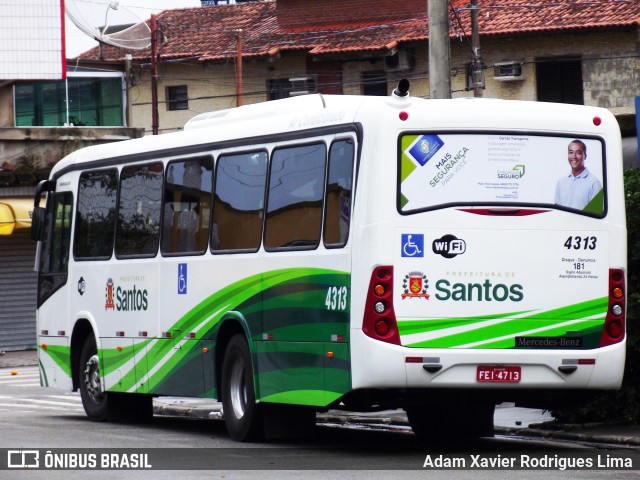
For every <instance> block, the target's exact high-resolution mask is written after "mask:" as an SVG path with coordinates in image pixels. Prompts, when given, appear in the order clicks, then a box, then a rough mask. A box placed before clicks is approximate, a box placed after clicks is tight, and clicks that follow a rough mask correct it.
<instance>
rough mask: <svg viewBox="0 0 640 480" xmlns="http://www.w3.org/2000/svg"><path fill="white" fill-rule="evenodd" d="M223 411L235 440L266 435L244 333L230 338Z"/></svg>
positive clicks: (224, 373)
mask: <svg viewBox="0 0 640 480" xmlns="http://www.w3.org/2000/svg"><path fill="white" fill-rule="evenodd" d="M221 394H222V411H223V414H224V421H225V424H226V426H227V431H228V432H229V435H230V436H231V438H232V439H233V440H236V441H238V442H246V441H250V440H256V439H258V438H261V437H262V435H263V431H264V429H263V422H262V411H261V408H260V405H258V404H257V403H256V394H255V389H254V385H253V362H252V361H251V352H250V350H249V345H248V344H247V341H246V340H245V338H244V336H243V335H235V336H233V337H232V338H231V340H230V341H229V344H228V345H227V349H226V351H225V354H224V361H223V363H222V392H221Z"/></svg>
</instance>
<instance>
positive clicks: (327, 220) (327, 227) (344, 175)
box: [323, 139, 355, 248]
mask: <svg viewBox="0 0 640 480" xmlns="http://www.w3.org/2000/svg"><path fill="white" fill-rule="evenodd" d="M354 151H355V149H354V144H353V140H351V139H347V140H338V141H336V142H334V143H333V144H332V145H331V149H330V150H329V176H328V178H327V188H326V193H325V207H324V208H325V213H324V234H323V235H324V238H323V240H324V244H325V246H326V247H328V248H339V247H344V246H345V244H346V243H347V240H348V239H349V223H350V220H351V198H352V196H351V193H352V191H353V186H352V185H353V156H354Z"/></svg>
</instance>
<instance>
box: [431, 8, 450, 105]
mask: <svg viewBox="0 0 640 480" xmlns="http://www.w3.org/2000/svg"><path fill="white" fill-rule="evenodd" d="M427 5H428V8H427V15H428V16H429V97H430V98H451V58H450V52H449V12H448V7H449V0H428V3H427Z"/></svg>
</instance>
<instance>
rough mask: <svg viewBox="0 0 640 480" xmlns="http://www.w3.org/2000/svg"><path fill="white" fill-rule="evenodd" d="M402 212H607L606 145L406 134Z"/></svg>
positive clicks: (545, 139) (594, 141) (535, 137)
mask: <svg viewBox="0 0 640 480" xmlns="http://www.w3.org/2000/svg"><path fill="white" fill-rule="evenodd" d="M399 159H400V168H399V192H398V208H399V211H400V213H403V214H408V213H414V212H419V211H425V210H431V209H436V208H443V207H448V206H456V205H489V206H500V205H505V206H507V205H516V206H523V205H529V206H533V205H536V206H551V207H555V208H559V209H563V210H571V211H576V212H580V213H585V214H588V215H592V216H597V217H602V216H604V214H605V188H604V186H603V185H604V184H605V181H604V180H605V179H604V143H603V142H602V140H601V139H597V138H591V137H589V138H585V137H574V136H571V137H569V136H542V135H521V134H514V133H453V134H451V133H447V134H440V133H432V132H428V133H424V132H418V133H415V132H414V133H406V134H403V135H401V136H400V138H399Z"/></svg>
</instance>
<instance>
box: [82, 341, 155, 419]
mask: <svg viewBox="0 0 640 480" xmlns="http://www.w3.org/2000/svg"><path fill="white" fill-rule="evenodd" d="M78 374H79V378H78V384H79V385H80V398H81V399H82V406H83V407H84V411H85V412H86V414H87V416H88V417H89V418H90V419H91V420H93V421H96V422H104V421H115V422H146V421H148V420H150V419H151V418H152V417H153V397H152V396H151V395H141V394H129V393H106V392H103V391H102V379H101V378H100V359H99V357H98V349H97V348H96V340H95V338H94V337H93V336H89V337H88V338H87V339H86V340H85V342H84V345H83V346H82V352H81V354H80V364H79V369H78Z"/></svg>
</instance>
